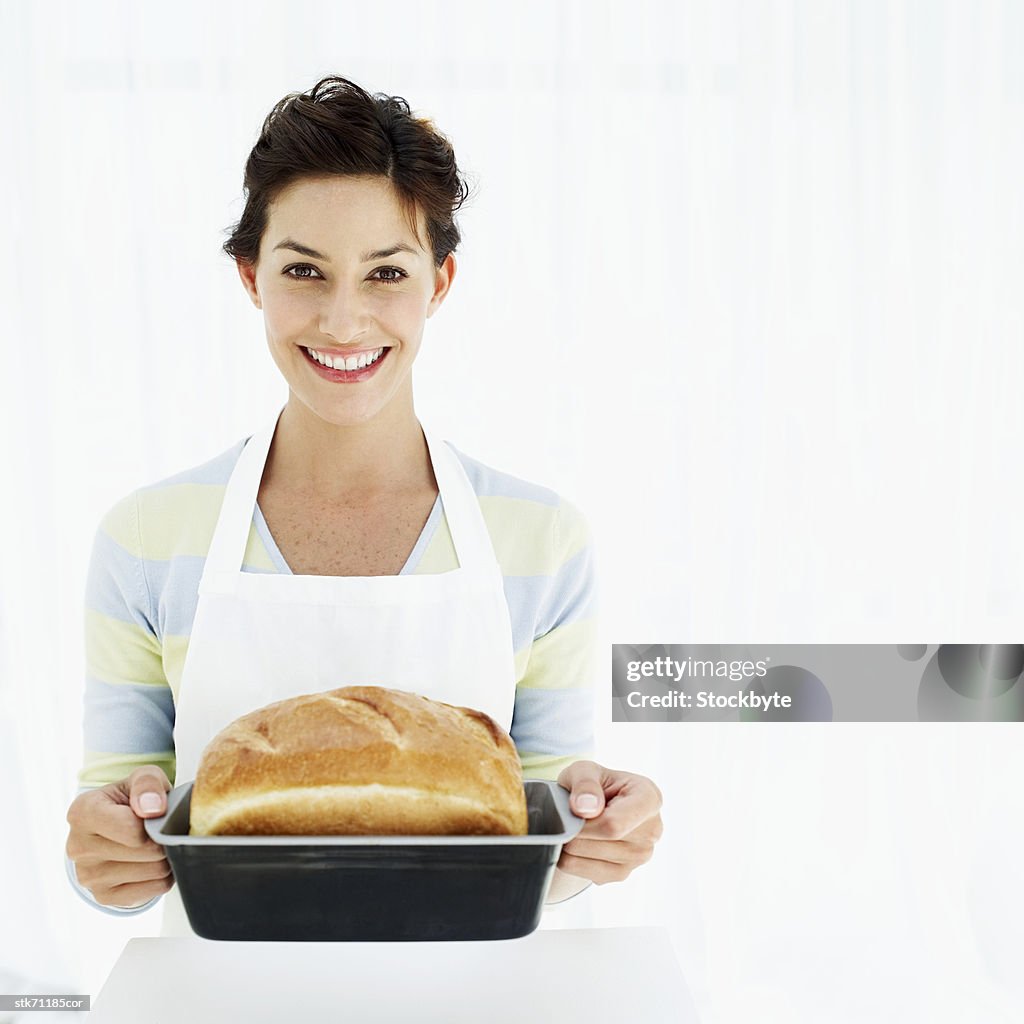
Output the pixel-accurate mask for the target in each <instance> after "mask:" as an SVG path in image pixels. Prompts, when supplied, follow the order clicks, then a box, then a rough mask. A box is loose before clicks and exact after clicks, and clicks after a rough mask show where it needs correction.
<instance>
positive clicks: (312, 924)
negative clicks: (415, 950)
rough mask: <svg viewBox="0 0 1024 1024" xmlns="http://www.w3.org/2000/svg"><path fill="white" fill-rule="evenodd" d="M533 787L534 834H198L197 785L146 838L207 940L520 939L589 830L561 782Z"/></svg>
mask: <svg viewBox="0 0 1024 1024" xmlns="http://www.w3.org/2000/svg"><path fill="white" fill-rule="evenodd" d="M524 789H525V792H526V809H527V816H528V820H529V824H528V828H529V831H528V834H527V835H525V836H190V835H189V834H188V829H189V808H190V804H191V798H192V783H191V782H188V783H186V784H184V785H181V786H178V787H176V788H175V789H173V790H171V792H170V793H168V795H167V812H166V813H165V814H164V815H162V816H161V817H159V818H147V819H146V831H147V832H148V833H149V836H150V838H151V839H153V840H154V841H155V842H157V843H160V845H161V846H163V847H164V852H165V855H166V857H167V860H168V862H169V863H170V866H171V870H172V871H173V873H174V879H175V882H176V884H177V886H178V890H179V894H180V896H181V902H182V904H183V906H184V908H185V913H186V914H187V915H188V919H189V923H190V924H191V925H192V930H193V931H194V932H195V933H196V934H197V935H199V936H201V937H202V938H204V939H224V940H230V941H239V940H243V941H244V940H250V941H258V942H402V941H410V942H436V941H443V940H463V941H466V940H480V939H515V938H520V937H521V936H523V935H528V934H529V933H530V932H532V931H533V930H534V929H535V928H536V927H537V925H538V924H539V923H540V918H541V915H542V913H543V911H544V896H545V895H546V894H547V889H548V885H549V883H550V880H551V876H552V874H553V873H554V869H555V864H556V862H557V861H558V856H559V853H560V852H561V849H562V846H563V844H564V843H567V842H569V840H570V839H572V838H573V837H574V836H575V835H576V834H577V833H578V832H579V831H580V829H581V828H582V827H583V824H584V819H583V818H580V817H577V816H576V815H575V814H573V812H572V811H571V810H570V809H569V793H568V791H567V790H565V789H564V788H563V787H562V786H560V785H559V784H558V783H557V782H549V781H547V780H544V779H526V780H524Z"/></svg>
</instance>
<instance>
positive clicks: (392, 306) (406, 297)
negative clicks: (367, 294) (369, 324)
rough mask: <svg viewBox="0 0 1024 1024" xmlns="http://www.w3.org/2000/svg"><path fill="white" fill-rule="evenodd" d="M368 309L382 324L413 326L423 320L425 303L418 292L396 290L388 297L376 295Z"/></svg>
mask: <svg viewBox="0 0 1024 1024" xmlns="http://www.w3.org/2000/svg"><path fill="white" fill-rule="evenodd" d="M370 308H371V309H372V310H373V312H374V316H376V318H377V319H378V320H381V321H382V322H386V323H391V324H403V325H409V324H412V325H414V324H416V323H417V322H418V321H419V320H421V319H422V318H423V314H424V309H425V308H426V302H425V300H424V299H423V296H422V295H420V294H419V292H415V291H412V290H411V289H410V290H408V291H405V290H403V289H400V288H396V289H395V290H394V292H392V293H391V294H390V295H377V296H376V297H375V298H374V301H373V302H372V303H371V306H370Z"/></svg>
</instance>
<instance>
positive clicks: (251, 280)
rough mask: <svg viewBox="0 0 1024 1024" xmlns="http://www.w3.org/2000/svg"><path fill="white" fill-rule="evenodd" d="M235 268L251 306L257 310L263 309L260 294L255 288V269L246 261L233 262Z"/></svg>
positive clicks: (237, 260)
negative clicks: (250, 300)
mask: <svg viewBox="0 0 1024 1024" xmlns="http://www.w3.org/2000/svg"><path fill="white" fill-rule="evenodd" d="M235 268H236V269H237V270H238V276H239V277H240V278H241V279H242V284H243V285H245V290H246V291H247V292H248V293H249V298H250V299H252V304H253V305H254V306H255V307H256V308H257V309H262V308H263V303H262V301H261V300H260V292H259V289H258V288H257V287H256V267H255V265H254V264H252V263H250V262H249V261H248V260H241V259H236V260H235Z"/></svg>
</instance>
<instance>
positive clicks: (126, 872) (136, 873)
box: [75, 860, 172, 896]
mask: <svg viewBox="0 0 1024 1024" xmlns="http://www.w3.org/2000/svg"><path fill="white" fill-rule="evenodd" d="M75 873H76V875H77V876H78V881H79V882H80V883H81V884H82V885H84V886H85V887H86V888H87V889H91V890H92V892H93V895H94V896H95V895H96V889H111V888H113V887H116V886H118V885H126V884H134V883H137V882H156V881H160V880H161V879H164V878H167V877H168V876H169V875H171V874H172V871H171V865H170V864H169V863H168V862H167V861H163V862H162V863H152V864H124V863H120V862H118V861H111V860H107V861H103V862H102V863H100V864H85V863H83V864H81V865H79V864H76V865H75Z"/></svg>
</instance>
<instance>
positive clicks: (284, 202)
mask: <svg viewBox="0 0 1024 1024" xmlns="http://www.w3.org/2000/svg"><path fill="white" fill-rule="evenodd" d="M417 217H418V218H419V220H418V225H417V226H418V231H419V234H420V238H421V239H423V240H424V242H425V241H426V237H427V235H426V228H425V223H424V220H423V216H422V213H420V212H419V211H417ZM397 246H405V247H407V248H408V249H409V250H411V251H405V249H400V250H399V251H398V252H392V251H391V250H393V249H394V248H396V247H397ZM303 248H304V249H305V250H308V251H300V250H301V249H303ZM384 253H387V255H384ZM237 265H238V272H239V275H240V276H241V278H242V282H243V284H244V285H245V287H246V290H247V291H248V292H249V295H250V297H251V298H252V300H253V302H254V304H255V305H256V307H257V308H258V309H262V310H263V318H264V322H265V324H266V331H267V341H268V343H269V346H270V354H271V355H272V356H273V359H274V362H275V363H277V366H278V369H279V370H280V371H281V373H282V374H284V377H285V379H286V380H287V381H288V384H289V387H290V389H291V392H292V393H293V394H294V395H295V396H296V397H297V398H298V399H299V400H300V401H302V402H303V403H304V404H305V405H306V406H308V407H309V408H310V409H311V410H313V411H314V412H316V413H317V414H318V415H319V416H321V417H322V418H323V419H324V420H327V421H328V422H330V423H334V424H337V425H338V426H345V425H352V424H356V423H362V422H365V421H367V420H369V419H371V418H372V417H374V416H376V415H377V414H378V413H379V412H380V411H381V410H383V409H386V408H390V409H391V410H392V412H398V411H399V410H400V409H404V408H405V405H404V403H408V410H410V411H411V410H412V375H411V370H412V364H413V360H415V358H416V353H417V352H418V351H419V347H420V341H421V339H422V337H423V327H424V324H425V322H426V318H427V317H430V316H432V315H433V314H434V311H435V310H436V309H437V308H438V306H440V305H441V303H442V302H443V301H444V297H445V295H446V294H447V292H448V288H449V286H450V284H451V281H452V279H453V278H454V276H455V258H454V257H453V256H451V255H449V256H448V258H447V259H446V260H445V262H444V264H443V265H442V266H441V267H440V269H438V268H436V267H435V266H434V263H433V259H432V257H431V255H430V253H429V252H427V251H426V250H424V249H423V248H422V247H421V246H420V244H419V243H417V241H416V239H415V237H414V235H413V234H412V232H411V231H410V230H409V228H408V226H407V224H406V220H405V217H404V216H403V213H402V209H401V207H400V205H399V203H398V199H397V197H396V196H395V194H394V192H393V191H392V187H391V184H390V182H389V181H388V180H387V179H386V178H383V177H351V176H341V175H336V176H331V177H326V178H307V179H303V180H301V181H298V182H295V183H293V184H292V185H291V186H289V187H288V188H287V189H285V190H284V191H283V192H282V193H281V194H280V196H279V197H278V199H277V201H276V202H274V203H273V204H271V207H270V210H269V216H268V223H267V228H266V230H265V231H264V233H263V238H262V241H261V244H260V255H259V261H258V263H257V265H256V267H255V268H253V267H252V266H250V265H248V264H245V263H242V262H239V263H238V264H237ZM308 349H313V350H315V351H317V352H319V353H321V355H322V356H327V357H335V356H337V357H341V358H346V359H347V360H351V359H356V360H357V362H363V361H364V360H367V363H366V365H365V366H364V367H362V368H359V369H355V370H348V369H345V370H341V369H340V367H341V365H343V364H341V363H340V362H338V361H337V360H336V359H333V358H332V361H333V362H334V363H335V368H334V369H333V370H331V369H328V368H326V367H322V366H321V365H319V364H317V363H316V362H315V361H314V359H313V357H312V356H311V355H310V354H309V352H308V351H307V350H308ZM378 352H379V353H380V354H379V355H377V353H378ZM375 355H376V356H377V358H376V359H375V360H373V357H374V356H375ZM368 360H373V361H372V362H370V361H368ZM395 402H398V403H402V404H401V405H399V406H393V405H392V403H395Z"/></svg>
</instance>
